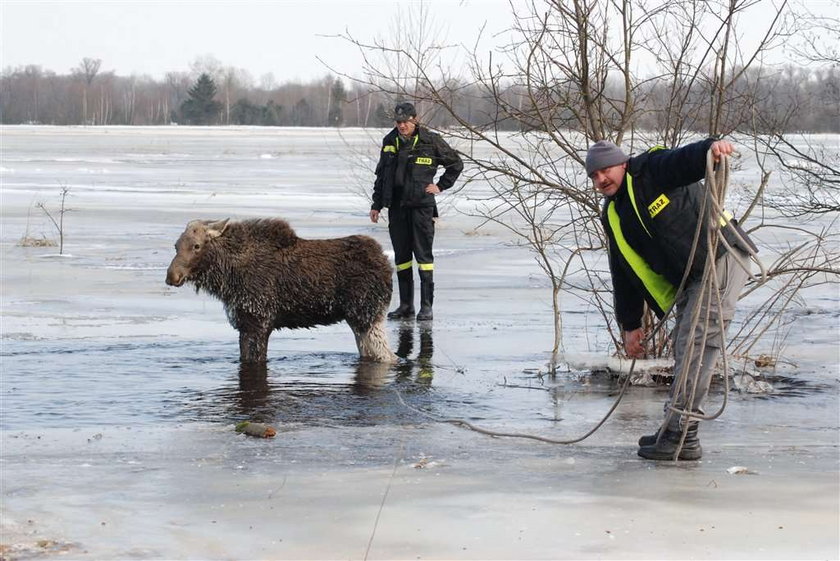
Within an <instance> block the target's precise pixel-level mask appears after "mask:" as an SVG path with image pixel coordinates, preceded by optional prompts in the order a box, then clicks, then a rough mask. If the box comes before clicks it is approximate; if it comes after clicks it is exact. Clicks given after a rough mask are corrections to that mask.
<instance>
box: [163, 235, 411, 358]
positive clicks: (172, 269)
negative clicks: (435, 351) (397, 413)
mask: <svg viewBox="0 0 840 561" xmlns="http://www.w3.org/2000/svg"><path fill="white" fill-rule="evenodd" d="M175 249H176V255H175V258H174V259H173V260H172V263H171V264H170V265H169V269H168V271H167V272H166V284H169V285H172V286H181V285H183V284H184V282H190V283H192V284H194V285H195V288H196V291H198V290H204V291H205V292H207V293H208V294H211V295H213V296H215V297H216V298H218V299H219V300H221V301H222V303H223V304H224V306H225V311H226V312H227V316H228V320H229V321H230V324H231V325H232V326H233V327H234V328H235V329H237V330H238V331H239V351H240V360H241V361H242V362H244V363H262V362H265V360H266V355H267V350H268V337H269V335H271V331H272V330H274V329H280V328H283V327H286V328H290V329H296V328H301V327H314V326H316V325H329V324H333V323H337V322H339V321H342V320H345V321H347V323H348V324H349V325H350V328H351V329H352V330H353V333H354V334H355V336H356V344H357V346H358V347H359V353H360V354H361V356H362V358H369V359H372V360H376V361H380V362H393V361H394V360H395V355H394V354H393V352H391V350H390V349H389V348H388V342H387V336H386V335H385V331H384V328H383V322H384V318H385V311H386V308H387V306H388V303H389V302H390V300H391V265H390V263H389V262H388V259H387V258H386V257H385V255H384V254H383V253H382V247H381V246H380V245H379V244H378V243H377V242H376V240H374V239H373V238H370V237H367V236H348V237H346V238H338V239H329V240H304V239H301V238H299V237H298V236H297V235H296V234H295V232H294V230H292V228H291V227H290V226H289V224H288V223H286V222H285V221H284V220H280V219H256V220H244V221H241V222H230V221H228V220H222V221H215V222H214V221H210V220H193V221H192V222H190V223H189V224H187V228H186V230H185V231H184V233H183V234H181V237H180V238H178V241H177V243H176V244H175Z"/></svg>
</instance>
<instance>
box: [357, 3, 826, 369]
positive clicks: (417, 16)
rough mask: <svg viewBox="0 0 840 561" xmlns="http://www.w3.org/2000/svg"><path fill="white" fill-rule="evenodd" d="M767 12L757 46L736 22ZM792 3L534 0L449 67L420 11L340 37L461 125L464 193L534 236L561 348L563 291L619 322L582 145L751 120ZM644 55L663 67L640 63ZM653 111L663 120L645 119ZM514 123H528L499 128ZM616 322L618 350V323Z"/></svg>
mask: <svg viewBox="0 0 840 561" xmlns="http://www.w3.org/2000/svg"><path fill="white" fill-rule="evenodd" d="M422 7H423V4H420V5H419V8H418V7H416V6H415V7H414V9H415V10H418V9H422ZM767 9H772V10H773V14H774V15H775V17H774V18H773V19H772V21H771V22H770V23H769V24H768V26H767V28H766V29H765V30H764V31H763V35H762V37H761V38H760V39H759V41H758V42H757V43H756V44H754V45H752V46H750V48H749V50H747V48H746V47H744V46H743V45H742V44H741V42H740V40H739V29H740V26H742V25H753V22H752V21H751V20H750V17H751V14H754V13H755V11H756V10H767ZM786 14H787V5H786V3H784V2H783V3H782V4H780V5H779V6H775V5H773V4H772V3H770V2H766V1H761V0H727V1H726V2H724V3H713V2H689V1H678V2H666V1H664V0H663V1H661V2H643V1H641V0H613V1H610V2H603V1H599V0H572V1H571V2H566V1H560V0H552V1H545V2H541V1H537V0H533V1H532V2H531V3H530V4H529V5H528V8H527V9H525V10H524V11H521V12H514V13H513V21H514V25H513V29H512V32H513V37H514V38H513V39H512V40H511V42H510V44H509V45H508V46H507V47H506V48H505V49H502V51H501V57H500V56H499V53H491V54H490V55H488V56H481V55H480V54H479V53H478V52H477V50H476V49H475V48H474V47H473V48H469V47H464V48H462V49H461V50H460V54H461V55H462V57H463V58H462V59H459V58H458V57H450V58H449V59H447V62H448V61H452V62H451V64H452V66H446V64H445V60H444V56H443V55H444V54H445V53H446V54H449V53H448V51H449V50H450V49H451V47H448V46H446V45H445V44H444V43H443V42H442V41H433V42H431V43H429V42H424V41H426V39H427V37H429V35H427V34H425V33H424V31H425V30H424V27H423V22H424V18H423V14H422V12H419V13H417V12H415V13H413V14H409V16H408V17H407V19H406V20H405V21H404V22H403V25H401V26H400V28H401V29H407V30H410V31H409V32H408V33H407V34H406V33H404V34H398V35H397V36H396V37H397V39H396V40H391V41H387V40H383V39H376V40H374V41H372V42H366V41H362V40H360V39H358V38H356V37H353V36H352V35H350V34H349V33H346V34H344V35H342V38H343V39H344V40H345V41H347V42H349V43H350V44H352V45H354V46H355V47H357V48H358V49H359V50H360V52H361V53H362V55H363V57H364V60H365V63H366V67H365V74H364V76H363V77H362V78H355V79H356V81H357V82H358V83H359V84H360V85H364V86H366V87H368V88H371V89H374V90H378V91H379V92H380V93H381V94H383V95H385V96H386V97H389V98H397V97H408V98H412V99H415V100H417V101H418V102H419V104H420V105H421V106H426V107H431V108H433V109H434V110H433V111H430V112H429V113H431V115H432V119H430V120H431V121H432V122H433V123H435V122H436V123H437V124H438V126H440V125H443V124H452V125H454V126H455V128H452V129H450V130H449V134H450V135H451V136H455V137H457V138H458V139H460V141H461V142H460V143H459V144H458V146H459V147H461V150H462V152H463V153H464V156H465V157H466V159H467V160H468V161H469V162H470V163H471V164H472V165H471V166H469V167H468V170H467V171H466V172H465V174H466V175H467V177H468V182H467V185H468V186H467V187H466V188H465V189H466V191H467V193H482V192H483V194H478V195H469V194H468V195H467V196H472V197H473V199H474V201H475V202H476V206H475V208H476V210H475V213H476V214H477V215H478V216H480V217H481V218H482V219H484V220H485V221H486V222H493V223H496V224H499V225H501V226H503V227H505V228H507V229H508V230H509V231H510V232H511V233H512V234H513V236H514V238H516V239H519V240H520V241H521V242H522V243H524V244H525V245H527V246H528V247H530V248H531V249H532V250H533V252H534V254H535V257H536V259H537V262H538V263H539V265H540V267H541V268H542V270H543V271H544V273H545V274H546V276H547V277H548V279H549V280H550V285H551V289H552V297H553V298H552V302H553V307H554V311H555V337H554V348H553V351H554V352H555V353H557V352H558V351H560V350H561V349H562V346H563V343H562V341H563V336H562V322H561V317H562V306H561V296H563V295H566V296H570V297H574V298H580V299H583V300H584V301H585V302H587V303H589V304H590V305H592V306H594V307H595V308H596V309H597V310H598V311H599V313H600V314H601V315H602V317H603V318H604V322H605V324H607V325H611V322H609V321H608V318H609V317H610V316H611V315H612V314H611V311H610V309H611V302H610V301H609V298H608V297H607V294H608V287H609V275H608V272H607V270H606V265H605V262H604V260H603V258H602V256H603V253H604V252H603V249H604V245H605V237H604V233H603V231H602V228H601V225H600V222H599V218H598V217H599V200H598V198H597V197H596V196H595V194H594V193H593V192H592V190H591V188H590V187H589V185H588V180H587V179H586V178H585V177H584V176H583V173H582V170H581V165H580V164H581V163H582V158H583V155H584V153H585V150H586V147H587V146H588V145H589V144H590V143H591V142H592V141H595V140H599V139H603V138H609V139H612V140H614V141H615V142H617V143H623V144H624V145H625V146H626V147H628V148H629V150H628V151H636V150H638V149H639V148H641V149H646V148H647V147H649V146H652V145H655V144H667V145H671V146H673V145H676V144H679V143H682V142H683V141H684V140H686V139H687V137H688V136H689V135H692V134H697V133H698V132H700V133H705V134H707V135H714V134H721V133H730V132H733V131H736V130H741V129H743V128H744V127H746V126H748V125H750V124H753V123H755V111H756V109H757V108H759V107H760V106H761V105H760V102H761V101H762V97H761V94H760V88H759V87H758V84H757V80H751V79H752V78H754V75H752V74H750V72H751V71H752V69H753V67H754V66H757V64H758V62H757V61H760V60H761V59H762V56H763V54H764V53H766V52H767V51H768V50H770V49H772V48H774V47H776V46H778V45H779V44H780V43H781V41H782V40H783V39H785V38H786V37H788V36H789V35H790V34H791V33H793V28H791V27H790V26H789V23H788V20H787V19H785V15H786ZM406 22H411V25H407V24H406ZM476 44H478V41H476ZM462 60H465V61H466V62H465V63H462V62H461V61H462ZM642 61H645V62H646V64H647V65H648V66H649V67H650V68H652V69H653V71H650V70H647V71H646V72H645V74H642V73H640V71H639V69H640V68H642V67H643V66H642V64H641V62H642ZM649 61H653V62H652V63H650V62H649ZM458 64H462V65H461V66H457V65H458ZM465 75H466V76H467V77H464V76H465ZM455 76H459V77H461V78H459V79H456V78H454V77H455ZM346 77H348V78H351V79H352V77H351V76H346ZM488 100H490V101H489V103H488V102H487V101H488ZM651 117H653V121H652V122H655V123H656V127H655V128H654V129H646V128H644V127H642V126H641V124H642V123H644V122H651ZM511 128H513V129H515V130H516V131H518V132H514V133H511V134H505V133H503V132H502V130H503V129H511ZM768 179H769V175H765V177H764V181H763V182H762V183H763V185H766V182H767V181H768ZM762 192H763V191H762ZM757 195H760V194H757ZM754 204H756V203H755V201H754V202H753V204H751V205H750V208H752V206H754ZM762 225H763V226H767V225H768V224H766V223H764V222H762ZM791 256H792V257H793V256H794V255H791ZM799 258H801V259H806V258H805V257H804V256H802V255H800V257H799ZM807 259H810V257H809V258H807ZM827 259H828V261H829V262H830V261H831V258H830V257H828V258H827ZM775 272H777V273H780V274H781V273H782V272H783V271H782V269H777V270H776V271H775ZM611 333H612V337H613V340H614V341H615V342H616V347H619V341H620V337H619V334H617V333H615V332H611ZM668 348H669V345H668V342H667V340H666V339H665V338H664V337H663V338H662V339H660V340H658V341H654V342H652V348H651V351H652V352H665V351H666V350H667V349H668Z"/></svg>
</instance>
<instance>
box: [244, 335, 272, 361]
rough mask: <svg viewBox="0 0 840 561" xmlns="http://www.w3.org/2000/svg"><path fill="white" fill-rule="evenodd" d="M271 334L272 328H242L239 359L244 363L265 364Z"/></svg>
mask: <svg viewBox="0 0 840 561" xmlns="http://www.w3.org/2000/svg"><path fill="white" fill-rule="evenodd" d="M270 334H271V330H270V329H240V330H239V361H240V362H241V363H243V364H265V361H266V359H267V358H268V336H269V335H270Z"/></svg>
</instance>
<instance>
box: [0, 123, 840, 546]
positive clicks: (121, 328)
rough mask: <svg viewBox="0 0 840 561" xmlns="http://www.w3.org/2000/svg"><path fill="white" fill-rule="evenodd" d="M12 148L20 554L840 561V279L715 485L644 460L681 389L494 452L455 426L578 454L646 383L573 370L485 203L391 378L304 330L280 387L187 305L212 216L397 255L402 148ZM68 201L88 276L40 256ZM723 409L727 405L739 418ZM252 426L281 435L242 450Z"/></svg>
mask: <svg viewBox="0 0 840 561" xmlns="http://www.w3.org/2000/svg"><path fill="white" fill-rule="evenodd" d="M2 135H3V138H2V141H3V156H2V164H0V173H1V174H2V175H0V178H2V194H1V195H2V201H0V202H2V211H0V213H2V214H0V220H2V223H0V251H2V254H0V280H2V302H0V306H1V308H0V311H2V324H0V330H2V348H1V349H0V361H2V363H1V365H2V372H1V374H2V377H0V406H2V415H0V429H2V440H0V444H2V454H0V477H2V501H3V514H2V526H0V544H2V548H3V549H2V550H0V556H4V557H7V558H35V557H41V556H47V557H49V556H53V555H55V556H59V555H60V556H62V557H64V558H74V559H76V558H78V559H104V558H113V559H171V558H202V559H254V558H276V559H280V558H289V559H292V558H297V559H300V558H311V559H327V558H350V559H362V558H370V559H375V558H391V559H393V558H400V559H408V558H412V559H416V558H437V559H439V558H456V559H484V558H499V559H510V558H533V559H538V558H650V557H693V558H709V559H713V558H780V559H782V558H836V557H838V555H840V549H838V548H839V547H840V542H838V540H840V537H839V532H838V523H840V512H838V509H840V500H838V498H837V497H838V491H839V490H840V476H838V473H840V471H839V470H840V452H839V450H840V448H838V444H839V443H840V442H839V441H840V436H838V435H840V432H839V431H838V425H840V422H838V416H839V415H840V392H838V390H840V383H838V379H840V351H839V350H838V348H840V333H838V331H839V330H840V327H839V326H838V325H839V324H840V295H838V294H837V288H836V285H829V286H827V287H826V288H825V289H824V290H823V291H818V292H816V293H814V294H812V295H811V298H810V299H809V300H808V302H807V303H806V306H804V307H803V308H802V309H803V310H806V311H807V316H803V318H802V319H801V321H797V322H795V323H794V324H793V325H792V327H791V329H790V333H789V334H788V335H787V339H786V345H785V352H784V353H783V358H784V362H782V363H780V364H779V366H778V368H776V369H772V370H767V371H765V372H763V373H762V374H761V375H760V378H761V380H762V381H766V382H768V383H769V384H770V385H771V386H772V387H773V390H774V391H773V392H772V393H759V394H753V393H748V392H747V391H738V389H737V387H736V385H733V387H732V391H731V392H730V396H729V403H728V405H727V408H726V411H725V412H724V415H723V416H722V417H721V418H720V419H718V420H716V421H714V422H710V423H705V424H704V426H703V428H702V434H701V437H702V440H703V446H704V450H705V451H706V452H705V455H704V458H703V460H702V461H701V462H698V463H695V464H685V463H682V464H679V465H676V466H664V465H659V464H655V463H650V462H644V461H642V460H639V459H638V458H637V457H636V455H635V452H636V440H637V439H638V437H639V436H640V435H642V434H646V433H648V432H651V431H652V430H655V428H656V426H657V425H658V422H659V420H660V415H661V407H662V402H663V400H664V399H665V395H666V389H665V387H663V386H652V387H641V386H633V387H631V388H630V389H629V390H628V393H627V394H626V395H625V397H624V399H623V401H622V403H621V404H620V405H619V407H618V409H617V410H616V412H615V413H614V415H613V416H612V417H611V418H610V420H609V421H608V422H607V423H606V424H605V425H604V427H602V428H601V429H600V430H599V431H598V432H596V433H595V434H594V435H593V436H592V437H590V438H589V439H587V440H585V441H583V442H582V443H580V444H577V445H573V446H559V445H550V444H545V443H539V442H534V441H529V440H521V439H504V438H491V437H488V436H486V435H482V434H478V433H475V432H471V431H468V430H465V429H464V428H460V427H457V426H454V425H452V424H448V423H439V422H436V421H435V419H438V420H442V419H465V420H468V421H470V422H472V423H474V424H477V425H480V426H482V427H486V428H489V429H492V430H497V431H505V432H512V431H515V432H526V433H531V434H539V435H542V436H546V437H549V438H554V439H569V438H574V437H578V436H580V435H582V434H584V433H586V432H587V431H588V430H589V429H591V428H592V427H593V426H594V425H595V424H596V423H597V422H598V421H600V420H601V418H602V417H603V416H604V415H605V414H606V412H607V411H608V409H609V408H610V406H611V405H612V404H613V402H614V400H615V398H616V395H617V393H618V390H619V387H620V383H619V381H618V380H617V378H615V377H614V376H612V375H610V374H609V373H607V372H605V371H604V370H603V368H601V367H597V366H593V367H591V368H583V367H579V366H578V367H570V368H561V369H560V371H558V372H557V373H556V374H554V375H551V374H549V370H548V369H547V367H546V364H547V362H548V359H549V352H548V351H549V350H550V347H551V342H552V317H551V303H550V291H549V289H548V288H547V285H546V281H545V279H544V277H543V276H542V274H541V272H540V270H539V267H538V266H537V264H536V263H535V262H534V260H533V258H532V256H531V255H530V254H529V253H528V251H527V250H526V249H524V248H521V247H517V246H515V245H513V244H511V243H510V239H509V238H508V237H506V235H505V234H504V232H503V231H501V230H493V229H492V228H489V229H482V230H480V231H478V232H476V230H475V226H476V222H475V221H474V220H473V219H470V218H468V217H465V216H464V215H462V214H459V213H457V212H456V211H455V209H454V208H452V207H453V206H459V207H463V206H464V205H466V204H469V193H466V192H461V193H458V194H455V195H447V196H449V197H459V200H458V201H454V200H450V201H447V200H446V199H445V198H444V199H443V200H442V209H443V210H444V212H443V219H442V221H441V223H440V224H439V226H438V230H437V235H436V242H435V250H436V263H437V265H436V283H437V288H438V290H437V293H436V298H435V320H434V322H433V323H431V324H418V323H415V322H413V321H409V322H391V323H389V325H388V335H389V338H390V342H391V346H392V348H393V349H394V350H395V352H396V353H397V354H398V356H399V357H400V361H399V362H398V364H396V365H394V366H391V367H387V366H381V365H370V364H365V363H360V362H359V360H358V356H357V353H356V348H355V344H354V340H353V335H352V333H351V331H350V329H349V328H348V327H347V326H346V325H345V324H339V325H334V326H329V327H322V328H318V329H313V330H299V331H288V332H275V333H274V334H273V335H272V337H271V339H270V341H269V362H268V364H267V366H266V368H265V369H242V368H241V367H240V365H239V363H238V352H239V349H238V342H237V333H236V332H235V331H234V330H233V329H232V328H231V327H230V326H229V325H228V323H227V320H226V318H225V315H224V311H223V309H222V306H221V304H220V303H219V302H217V301H215V300H213V299H211V298H209V297H207V296H206V295H203V294H196V293H195V292H194V291H193V290H192V289H190V288H187V287H183V288H181V289H174V288H171V287H168V286H166V285H165V284H164V277H165V272H166V267H167V266H168V264H169V261H170V260H171V258H172V256H173V255H174V249H173V244H174V242H175V240H176V238H177V237H178V235H179V234H180V233H181V231H182V230H183V228H184V225H185V224H186V222H188V221H189V220H191V219H195V218H225V217H231V218H234V219H238V218H249V217H255V216H280V217H282V218H285V219H287V220H288V221H289V222H290V223H291V225H292V226H293V227H294V228H295V229H296V230H297V232H298V234H299V235H301V236H302V237H307V238H320V237H338V236H345V235H350V234H358V233H362V234H367V235H371V236H373V237H375V238H376V239H377V240H378V241H379V242H380V243H381V244H382V245H383V247H384V248H386V250H389V249H390V246H389V242H388V235H387V228H386V227H385V226H384V225H382V224H379V225H373V224H371V223H370V222H369V221H368V219H367V209H368V206H369V204H368V201H367V200H366V199H365V198H364V196H362V194H361V193H362V192H363V191H364V189H365V188H367V185H366V184H365V181H368V182H369V181H370V180H371V179H372V178H371V177H367V178H365V176H364V173H363V172H361V171H360V169H361V170H363V169H364V167H365V166H364V164H366V162H365V161H364V160H363V159H362V155H363V154H368V153H369V154H370V157H371V158H372V156H373V155H374V154H375V153H376V149H377V148H376V147H377V143H378V142H379V137H380V136H381V135H380V132H379V131H361V130H343V131H341V132H340V133H339V132H336V131H333V130H324V129H270V128H257V129H249V128H230V129H227V128H225V129H201V128H175V127H173V128H160V129H155V128H54V127H4V128H3V130H2ZM370 165H371V167H372V165H373V164H372V163H370ZM745 173H746V172H745ZM62 188H67V189H69V191H68V199H67V208H68V209H70V210H69V212H67V213H66V214H65V217H64V221H65V222H64V228H65V240H64V255H62V256H58V255H57V253H58V248H57V247H51V246H47V247H22V246H21V245H20V244H19V242H20V240H21V238H23V237H25V236H28V237H34V238H40V237H43V238H48V239H55V237H56V236H55V230H54V228H53V226H52V225H51V224H50V223H49V221H48V219H47V218H46V217H45V216H44V213H43V212H42V211H41V210H40V209H39V208H38V207H37V204H38V203H44V205H45V206H46V207H47V209H49V210H50V211H51V212H56V210H57V208H58V204H59V202H60V192H61V189H62ZM476 189H480V186H477V187H476ZM456 203H457V205H456ZM447 205H449V207H448V208H447ZM754 305H756V303H755V302H750V301H747V302H745V303H744V309H745V310H748V309H749V308H750V306H754ZM569 310H570V312H571V313H570V314H569V316H568V318H566V319H565V322H566V329H567V332H568V333H569V334H570V335H569V337H568V342H567V350H569V351H570V352H575V353H581V354H584V355H586V356H589V357H592V356H595V357H599V356H602V357H603V360H601V362H603V363H604V364H606V355H607V349H608V348H609V340H608V337H607V335H606V333H605V332H604V330H603V328H602V324H601V323H600V321H601V320H600V319H599V318H595V317H592V314H591V313H589V314H587V313H586V307H585V306H583V305H581V306H580V307H579V308H577V307H576V305H575V304H574V303H570V304H569ZM739 313H743V310H741V309H739ZM804 313H805V312H803V314H804ZM736 322H737V318H736ZM572 347H573V348H572ZM595 362H598V361H597V360H596V361H595ZM722 394H723V388H722V383H721V382H718V383H717V384H716V385H715V386H714V387H713V396H712V404H711V405H710V408H717V407H718V406H719V404H720V403H721V400H722ZM242 420H251V421H260V422H266V423H269V424H272V425H273V426H275V427H277V429H278V431H279V434H278V436H277V437H275V438H274V439H271V440H260V439H252V438H248V437H246V436H243V435H241V434H237V433H236V432H235V431H234V425H235V424H236V423H237V422H239V421H242ZM734 466H744V467H745V468H747V469H748V471H749V472H751V473H750V474H747V475H732V474H730V473H728V472H727V469H729V468H732V467H734Z"/></svg>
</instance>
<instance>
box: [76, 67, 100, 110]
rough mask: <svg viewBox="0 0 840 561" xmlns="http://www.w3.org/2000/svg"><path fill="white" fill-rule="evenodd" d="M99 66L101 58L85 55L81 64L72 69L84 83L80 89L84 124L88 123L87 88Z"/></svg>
mask: <svg viewBox="0 0 840 561" xmlns="http://www.w3.org/2000/svg"><path fill="white" fill-rule="evenodd" d="M100 66H102V59H98V58H88V57H85V58H83V59H82V62H81V64H79V66H77V67H76V68H75V69H74V70H73V73H74V74H75V75H77V76H79V77H80V78H81V79H82V80H83V84H84V89H83V91H82V122H83V123H84V124H88V90H89V89H90V86H91V84H93V79H94V78H96V75H97V74H98V73H99V67H100Z"/></svg>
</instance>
